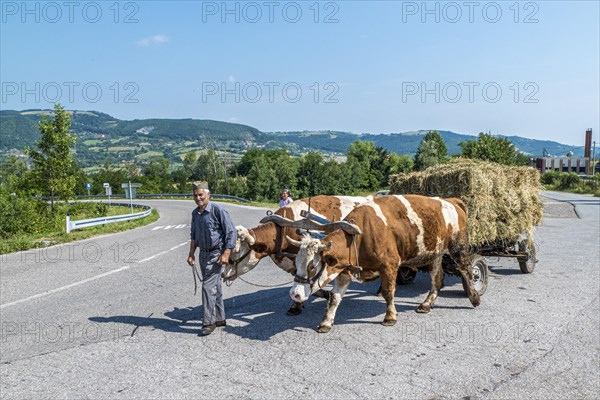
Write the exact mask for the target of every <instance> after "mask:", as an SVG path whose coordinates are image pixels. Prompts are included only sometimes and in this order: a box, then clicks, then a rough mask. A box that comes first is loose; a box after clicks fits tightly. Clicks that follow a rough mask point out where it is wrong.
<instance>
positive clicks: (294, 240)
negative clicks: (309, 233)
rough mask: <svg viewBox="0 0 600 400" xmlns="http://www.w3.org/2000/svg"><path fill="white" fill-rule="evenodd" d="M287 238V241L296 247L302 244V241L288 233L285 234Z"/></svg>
mask: <svg viewBox="0 0 600 400" xmlns="http://www.w3.org/2000/svg"><path fill="white" fill-rule="evenodd" d="M285 238H286V239H287V241H288V242H289V243H290V244H292V245H293V246H296V247H300V245H301V244H302V242H301V241H299V240H296V239H292V238H291V237H289V236H288V235H285Z"/></svg>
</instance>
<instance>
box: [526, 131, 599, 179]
mask: <svg viewBox="0 0 600 400" xmlns="http://www.w3.org/2000/svg"><path fill="white" fill-rule="evenodd" d="M591 150H592V130H591V129H588V130H587V131H586V132H585V147H584V151H583V157H566V156H565V157H539V158H536V159H535V167H536V168H537V169H538V170H539V171H540V172H541V173H542V174H543V173H544V172H548V171H558V172H575V173H576V174H579V175H589V174H590V172H591V168H590V167H591V159H590V155H591Z"/></svg>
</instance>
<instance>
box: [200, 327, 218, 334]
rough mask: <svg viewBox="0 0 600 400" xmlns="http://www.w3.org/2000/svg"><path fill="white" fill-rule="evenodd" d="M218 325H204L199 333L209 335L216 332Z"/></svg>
mask: <svg viewBox="0 0 600 400" xmlns="http://www.w3.org/2000/svg"><path fill="white" fill-rule="evenodd" d="M216 327H217V326H216V325H215V324H211V325H204V326H203V327H202V329H201V330H200V333H199V334H198V336H208V335H210V334H211V333H213V332H214V330H215V328H216Z"/></svg>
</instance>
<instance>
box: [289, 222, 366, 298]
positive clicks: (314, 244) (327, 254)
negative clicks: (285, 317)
mask: <svg viewBox="0 0 600 400" xmlns="http://www.w3.org/2000/svg"><path fill="white" fill-rule="evenodd" d="M288 240H289V239H288ZM325 240H326V241H325ZM325 240H323V241H322V240H319V239H315V238H311V237H310V236H308V237H304V238H303V239H302V241H301V242H299V243H298V244H297V245H299V247H300V250H299V251H298V254H297V255H296V277H295V278H294V284H293V286H292V288H291V289H290V297H291V298H292V300H294V301H296V302H301V301H306V299H307V298H308V296H309V295H311V294H313V293H315V292H316V291H317V290H319V289H321V288H323V287H324V286H325V285H327V284H328V283H329V282H331V281H333V280H334V279H335V278H337V276H338V275H339V274H340V273H342V272H343V271H347V272H349V273H359V272H360V271H361V270H362V268H361V267H359V266H358V265H356V264H357V263H358V260H357V259H356V255H355V254H356V251H355V250H354V251H353V249H355V247H354V240H355V237H354V235H350V234H348V233H346V232H344V231H343V230H337V231H335V232H333V233H331V234H330V235H328V236H327V237H326V238H325Z"/></svg>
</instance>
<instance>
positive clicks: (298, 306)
mask: <svg viewBox="0 0 600 400" xmlns="http://www.w3.org/2000/svg"><path fill="white" fill-rule="evenodd" d="M303 308H304V303H300V302H297V301H295V302H294V304H292V306H291V307H290V309H289V310H287V312H286V314H287V315H291V316H296V315H299V314H300V313H301V312H302V309H303Z"/></svg>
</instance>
